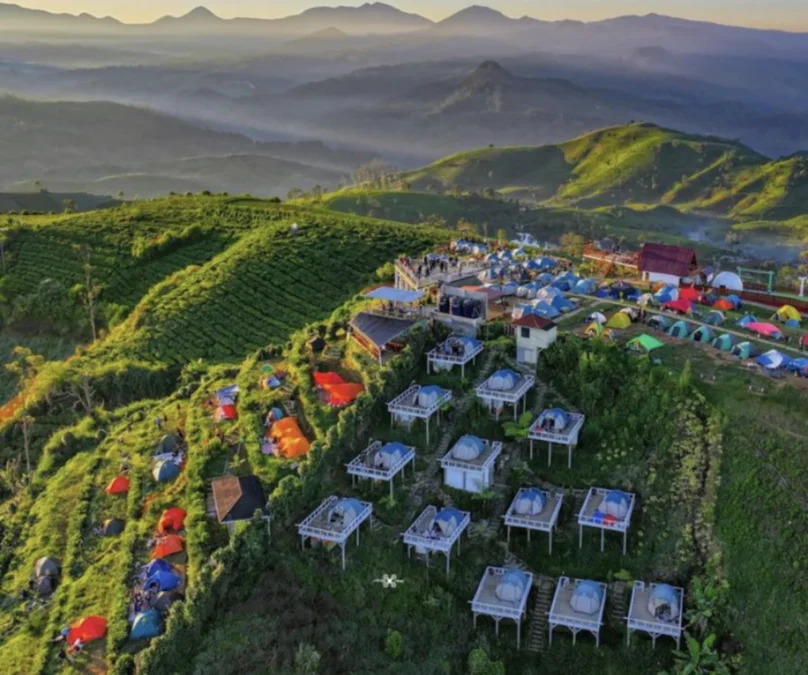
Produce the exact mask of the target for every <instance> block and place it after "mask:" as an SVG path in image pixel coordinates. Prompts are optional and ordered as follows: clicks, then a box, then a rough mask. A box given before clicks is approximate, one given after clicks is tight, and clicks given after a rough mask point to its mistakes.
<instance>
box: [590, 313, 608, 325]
mask: <svg viewBox="0 0 808 675" xmlns="http://www.w3.org/2000/svg"><path fill="white" fill-rule="evenodd" d="M586 320H587V321H596V322H597V323H606V321H607V319H606V315H605V314H602V313H601V312H593V313H592V314H590V315H589V316H588V317H586Z"/></svg>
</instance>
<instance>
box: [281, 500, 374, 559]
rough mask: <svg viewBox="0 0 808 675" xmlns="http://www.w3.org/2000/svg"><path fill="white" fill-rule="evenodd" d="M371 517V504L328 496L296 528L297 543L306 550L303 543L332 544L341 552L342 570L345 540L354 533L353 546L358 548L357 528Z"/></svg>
mask: <svg viewBox="0 0 808 675" xmlns="http://www.w3.org/2000/svg"><path fill="white" fill-rule="evenodd" d="M372 514H373V504H371V503H370V502H360V501H359V500H358V499H353V498H351V497H348V498H344V499H340V498H339V497H337V496H335V495H332V496H331V497H328V498H326V499H325V500H323V502H322V503H321V504H320V505H319V506H318V507H317V508H316V509H315V510H314V511H312V512H311V513H310V514H309V515H308V516H307V517H306V519H305V520H304V521H303V522H302V523H300V524H299V525H298V526H297V532H298V535H299V536H300V543H301V545H302V546H303V548H305V547H306V540H307V539H308V540H311V542H312V543H313V544H317V543H319V544H323V545H327V546H333V545H334V544H336V545H337V546H339V547H340V550H341V552H342V569H343V570H344V569H345V546H346V543H347V541H348V538H349V537H350V536H351V535H352V534H353V533H354V532H356V543H357V545H359V527H360V526H361V525H362V523H364V522H365V521H366V520H370V518H371V516H372Z"/></svg>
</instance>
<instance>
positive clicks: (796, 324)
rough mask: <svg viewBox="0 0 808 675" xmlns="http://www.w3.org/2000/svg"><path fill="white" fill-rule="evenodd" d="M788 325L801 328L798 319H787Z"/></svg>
mask: <svg viewBox="0 0 808 675" xmlns="http://www.w3.org/2000/svg"><path fill="white" fill-rule="evenodd" d="M786 326H788V327H789V328H799V327H800V322H799V321H797V320H796V319H788V320H787V321H786Z"/></svg>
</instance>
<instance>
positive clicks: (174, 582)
mask: <svg viewBox="0 0 808 675" xmlns="http://www.w3.org/2000/svg"><path fill="white" fill-rule="evenodd" d="M181 583H182V579H181V578H180V577H179V576H177V575H176V574H174V572H173V571H166V570H158V571H157V572H155V573H154V574H152V575H150V576H149V577H148V578H147V579H146V584H145V587H146V589H147V590H150V589H152V588H155V589H157V590H158V591H173V590H174V589H175V588H178V587H179V585H180V584H181Z"/></svg>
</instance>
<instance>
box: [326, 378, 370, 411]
mask: <svg viewBox="0 0 808 675" xmlns="http://www.w3.org/2000/svg"><path fill="white" fill-rule="evenodd" d="M323 389H324V390H325V393H326V396H327V398H328V404H329V405H333V406H343V405H349V404H351V403H353V402H354V401H355V400H356V397H357V396H359V394H361V393H362V392H363V391H365V387H364V386H363V385H361V384H353V383H349V382H346V383H345V384H329V385H326V386H325V387H323Z"/></svg>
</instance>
